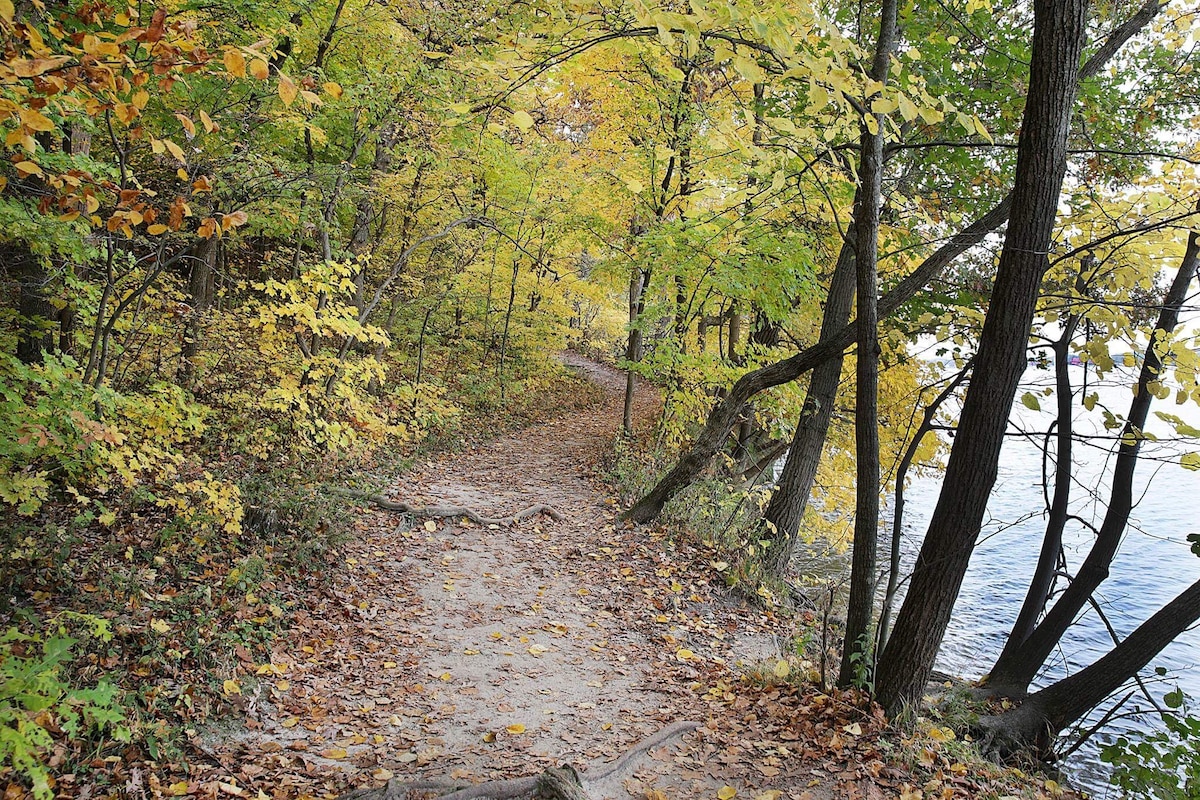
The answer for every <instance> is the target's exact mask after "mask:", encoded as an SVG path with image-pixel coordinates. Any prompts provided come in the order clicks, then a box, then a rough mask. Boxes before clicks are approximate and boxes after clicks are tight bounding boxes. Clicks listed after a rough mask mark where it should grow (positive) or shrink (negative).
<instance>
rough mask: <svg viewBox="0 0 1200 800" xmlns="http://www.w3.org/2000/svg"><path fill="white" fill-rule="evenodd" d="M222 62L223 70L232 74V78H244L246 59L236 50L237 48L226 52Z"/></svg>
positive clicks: (231, 48)
mask: <svg viewBox="0 0 1200 800" xmlns="http://www.w3.org/2000/svg"><path fill="white" fill-rule="evenodd" d="M223 60H224V62H225V69H227V70H229V71H230V72H231V73H233V75H234V77H237V78H244V77H246V59H245V58H244V57H243V56H242V54H241V53H240V52H239V51H238V50H237V48H234V47H230V48H229V49H228V50H226V51H225V57H224V59H223ZM256 77H257V76H256Z"/></svg>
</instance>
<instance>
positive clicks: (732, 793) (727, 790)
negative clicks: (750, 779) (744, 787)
mask: <svg viewBox="0 0 1200 800" xmlns="http://www.w3.org/2000/svg"><path fill="white" fill-rule="evenodd" d="M736 796H737V789H735V788H733V787H732V786H729V785H728V784H726V785H725V786H722V787H721V788H720V789H717V797H719V798H720V800H732V798H734V797H736Z"/></svg>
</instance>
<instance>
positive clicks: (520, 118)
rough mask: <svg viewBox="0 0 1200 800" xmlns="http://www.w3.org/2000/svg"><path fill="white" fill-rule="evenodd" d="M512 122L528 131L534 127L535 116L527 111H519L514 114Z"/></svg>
mask: <svg viewBox="0 0 1200 800" xmlns="http://www.w3.org/2000/svg"><path fill="white" fill-rule="evenodd" d="M512 124H513V125H516V126H517V128H519V129H520V130H523V131H527V130H529V129H530V128H532V127H533V117H531V116H529V112H527V111H517V112H515V113H514V114H513V115H512Z"/></svg>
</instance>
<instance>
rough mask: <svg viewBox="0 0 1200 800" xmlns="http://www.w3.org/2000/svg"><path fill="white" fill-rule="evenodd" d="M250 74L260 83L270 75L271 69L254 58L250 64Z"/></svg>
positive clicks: (263, 62) (260, 60) (265, 63)
mask: <svg viewBox="0 0 1200 800" xmlns="http://www.w3.org/2000/svg"><path fill="white" fill-rule="evenodd" d="M250 74H251V75H253V76H254V77H255V78H257V79H259V80H260V81H265V80H266V79H267V78H268V77H269V76H270V75H271V69H270V67H268V66H267V62H265V61H263V60H262V59H261V58H256V59H254V60H253V61H251V62H250Z"/></svg>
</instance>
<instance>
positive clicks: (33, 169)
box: [13, 161, 45, 178]
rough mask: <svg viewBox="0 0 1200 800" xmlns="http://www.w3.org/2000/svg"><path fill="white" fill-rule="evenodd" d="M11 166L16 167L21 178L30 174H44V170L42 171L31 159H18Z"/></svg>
mask: <svg viewBox="0 0 1200 800" xmlns="http://www.w3.org/2000/svg"><path fill="white" fill-rule="evenodd" d="M13 166H15V167H16V168H17V172H19V173H21V177H22V178H27V177H29V176H30V175H44V174H45V173H44V172H42V168H41V167H39V166H38V165H37V164H36V163H34V162H32V161H18V162H17V163H16V164H14V165H13Z"/></svg>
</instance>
